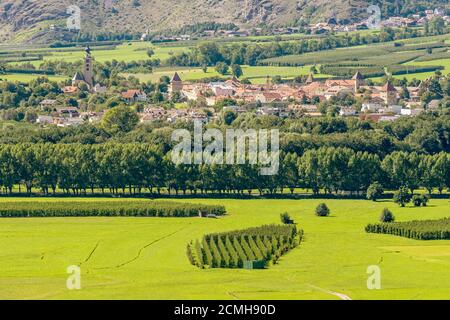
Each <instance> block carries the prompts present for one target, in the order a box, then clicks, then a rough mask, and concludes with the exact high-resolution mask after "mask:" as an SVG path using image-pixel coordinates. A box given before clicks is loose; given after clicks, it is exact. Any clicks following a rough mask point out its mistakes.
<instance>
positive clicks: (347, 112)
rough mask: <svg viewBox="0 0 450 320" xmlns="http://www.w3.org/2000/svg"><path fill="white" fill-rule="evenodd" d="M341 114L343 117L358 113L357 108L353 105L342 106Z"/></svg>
mask: <svg viewBox="0 0 450 320" xmlns="http://www.w3.org/2000/svg"><path fill="white" fill-rule="evenodd" d="M339 115H340V116H341V117H350V116H355V115H356V110H355V109H354V108H352V107H341V108H340V110H339Z"/></svg>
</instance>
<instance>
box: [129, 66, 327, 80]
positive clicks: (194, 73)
mask: <svg viewBox="0 0 450 320" xmlns="http://www.w3.org/2000/svg"><path fill="white" fill-rule="evenodd" d="M175 72H177V73H178V74H179V75H180V77H181V79H183V80H186V81H192V80H200V79H202V78H212V77H221V78H230V77H232V76H233V75H232V74H231V73H229V74H226V75H223V76H222V75H220V74H219V73H218V72H217V71H216V70H215V69H214V68H208V69H207V71H206V72H203V70H202V69H201V68H156V69H155V70H154V72H153V73H147V74H144V73H137V74H130V73H127V74H124V75H125V76H127V77H128V76H130V75H133V76H135V77H137V78H138V79H139V80H141V81H153V82H155V81H158V80H159V79H160V78H161V77H162V76H168V77H170V78H172V76H173V75H174V73H175ZM242 72H243V75H242V77H241V78H247V79H249V80H250V81H251V82H252V83H254V84H263V83H265V82H266V80H267V76H270V77H273V76H281V77H282V78H283V79H289V80H292V79H294V78H295V77H297V76H301V75H308V74H309V73H310V67H307V66H303V67H272V66H267V67H266V66H242ZM325 76H326V75H317V77H318V78H320V77H325Z"/></svg>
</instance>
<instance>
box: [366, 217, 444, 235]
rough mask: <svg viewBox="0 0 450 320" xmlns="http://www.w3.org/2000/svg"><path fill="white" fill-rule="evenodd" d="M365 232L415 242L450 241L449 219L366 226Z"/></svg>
mask: <svg viewBox="0 0 450 320" xmlns="http://www.w3.org/2000/svg"><path fill="white" fill-rule="evenodd" d="M366 232H370V233H384V234H391V235H396V236H401V237H406V238H412V239H417V240H444V239H450V218H444V219H440V220H422V221H417V220H415V221H407V222H391V223H377V224H369V225H368V226H366Z"/></svg>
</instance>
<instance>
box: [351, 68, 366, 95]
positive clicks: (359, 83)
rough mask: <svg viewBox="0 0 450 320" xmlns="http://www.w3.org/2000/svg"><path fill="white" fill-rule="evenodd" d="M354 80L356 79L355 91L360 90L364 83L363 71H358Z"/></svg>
mask: <svg viewBox="0 0 450 320" xmlns="http://www.w3.org/2000/svg"><path fill="white" fill-rule="evenodd" d="M352 80H354V81H355V92H358V90H359V88H360V87H361V86H363V85H364V77H363V75H362V74H361V72H359V71H358V72H356V73H355V75H354V76H353V78H352Z"/></svg>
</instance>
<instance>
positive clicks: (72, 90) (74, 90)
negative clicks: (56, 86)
mask: <svg viewBox="0 0 450 320" xmlns="http://www.w3.org/2000/svg"><path fill="white" fill-rule="evenodd" d="M62 91H63V93H64V94H76V93H78V91H79V89H78V87H76V86H66V87H64V88H62Z"/></svg>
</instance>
